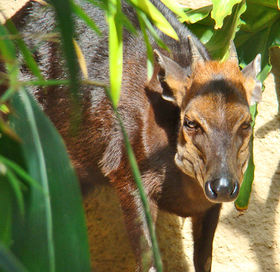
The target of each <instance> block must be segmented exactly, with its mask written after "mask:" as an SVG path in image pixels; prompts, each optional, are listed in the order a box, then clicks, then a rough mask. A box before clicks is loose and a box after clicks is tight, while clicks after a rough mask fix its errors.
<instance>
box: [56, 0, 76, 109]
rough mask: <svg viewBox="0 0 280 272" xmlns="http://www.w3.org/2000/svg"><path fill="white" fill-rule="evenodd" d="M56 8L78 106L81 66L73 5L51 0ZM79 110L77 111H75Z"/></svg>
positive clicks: (73, 94) (73, 93)
mask: <svg viewBox="0 0 280 272" xmlns="http://www.w3.org/2000/svg"><path fill="white" fill-rule="evenodd" d="M51 3H52V5H53V6H54V9H55V13H56V18H57V22H58V26H59V29H60V33H61V42H62V47H63V52H64V57H65V59H66V63H67V68H68V73H69V77H70V90H71V93H72V97H73V98H74V99H75V100H74V102H75V101H76V102H75V103H76V104H78V97H79V96H78V89H79V82H80V80H79V75H78V74H79V65H78V61H77V56H76V53H75V49H74V44H73V38H74V20H73V18H72V9H71V8H72V5H71V1H70V0H51ZM75 110H77V109H75Z"/></svg>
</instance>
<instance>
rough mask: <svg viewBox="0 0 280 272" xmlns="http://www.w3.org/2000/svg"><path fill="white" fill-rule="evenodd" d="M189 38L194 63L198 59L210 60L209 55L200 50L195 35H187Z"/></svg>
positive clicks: (201, 60)
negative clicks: (194, 38)
mask: <svg viewBox="0 0 280 272" xmlns="http://www.w3.org/2000/svg"><path fill="white" fill-rule="evenodd" d="M187 40H188V46H189V51H190V55H191V59H192V63H195V62H198V61H200V62H204V61H206V60H209V59H208V56H207V55H205V54H203V53H202V52H200V51H199V47H198V46H197V45H196V44H195V41H194V40H193V37H192V36H191V35H188V36H187Z"/></svg>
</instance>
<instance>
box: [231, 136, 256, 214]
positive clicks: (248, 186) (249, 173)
mask: <svg viewBox="0 0 280 272" xmlns="http://www.w3.org/2000/svg"><path fill="white" fill-rule="evenodd" d="M250 150H251V155H250V158H249V163H248V167H247V169H246V171H245V174H244V178H243V182H242V185H241V188H240V191H239V195H238V198H237V199H236V201H235V202H234V205H235V208H236V209H237V210H238V211H245V210H247V209H248V205H249V200H250V195H251V191H252V184H253V180H254V172H255V165H254V158H253V141H251V143H250Z"/></svg>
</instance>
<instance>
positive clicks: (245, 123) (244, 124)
mask: <svg viewBox="0 0 280 272" xmlns="http://www.w3.org/2000/svg"><path fill="white" fill-rule="evenodd" d="M249 128H251V122H244V123H243V124H242V125H241V129H244V130H246V129H249Z"/></svg>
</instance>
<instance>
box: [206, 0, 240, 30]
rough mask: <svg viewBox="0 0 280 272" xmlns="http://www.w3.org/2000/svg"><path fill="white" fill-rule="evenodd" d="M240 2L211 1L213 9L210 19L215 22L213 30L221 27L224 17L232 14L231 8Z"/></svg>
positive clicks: (232, 0)
mask: <svg viewBox="0 0 280 272" xmlns="http://www.w3.org/2000/svg"><path fill="white" fill-rule="evenodd" d="M241 1H242V0H212V3H213V9H212V12H211V17H212V18H213V19H214V20H215V21H216V23H215V29H219V28H221V27H222V26H223V21H224V19H225V17H227V16H228V15H230V14H231V13H232V9H233V6H234V5H236V4H239V3H240V2H241Z"/></svg>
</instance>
